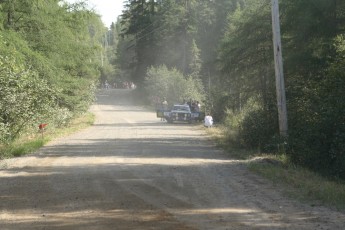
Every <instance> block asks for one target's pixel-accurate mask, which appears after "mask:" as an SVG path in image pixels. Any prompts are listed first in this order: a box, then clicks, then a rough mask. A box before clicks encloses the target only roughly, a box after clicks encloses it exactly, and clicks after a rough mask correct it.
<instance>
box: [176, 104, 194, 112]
mask: <svg viewBox="0 0 345 230" xmlns="http://www.w3.org/2000/svg"><path fill="white" fill-rule="evenodd" d="M173 110H177V111H186V112H190V109H189V106H184V105H174V108H173Z"/></svg>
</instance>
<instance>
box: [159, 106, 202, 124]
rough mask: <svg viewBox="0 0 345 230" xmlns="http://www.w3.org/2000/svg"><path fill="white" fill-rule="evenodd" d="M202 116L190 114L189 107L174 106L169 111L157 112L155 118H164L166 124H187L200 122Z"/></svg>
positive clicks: (197, 113)
mask: <svg viewBox="0 0 345 230" xmlns="http://www.w3.org/2000/svg"><path fill="white" fill-rule="evenodd" d="M202 116H203V114H202V113H200V112H192V111H191V110H190V107H189V105H186V104H183V105H179V104H175V105H174V106H173V107H172V109H171V110H167V111H164V110H157V117H159V118H164V119H165V120H166V121H167V122H168V123H173V122H188V123H192V122H193V121H197V120H200V119H201V120H202V119H203V118H202Z"/></svg>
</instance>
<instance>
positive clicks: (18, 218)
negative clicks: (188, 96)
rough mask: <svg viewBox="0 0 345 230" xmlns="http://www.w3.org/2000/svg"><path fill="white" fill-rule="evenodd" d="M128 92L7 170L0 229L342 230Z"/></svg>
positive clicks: (336, 221)
mask: <svg viewBox="0 0 345 230" xmlns="http://www.w3.org/2000/svg"><path fill="white" fill-rule="evenodd" d="M129 93H130V91H128V90H108V91H102V92H100V93H99V96H98V100H97V103H96V104H95V105H94V106H93V107H92V111H93V112H94V113H95V114H96V116H97V120H96V123H95V124H94V125H93V126H92V127H90V128H88V129H86V130H83V131H81V132H78V133H76V134H74V135H71V136H68V137H66V138H63V139H59V140H56V141H54V142H52V143H50V144H49V145H48V146H46V147H44V148H42V149H41V150H40V151H39V152H38V153H35V154H32V155H29V156H27V157H22V158H17V159H12V160H6V161H2V162H1V169H0V229H1V230H5V229H13V230H20V229H25V230H28V229H47V230H50V229H73V230H75V229H83V230H87V229H92V230H93V229H101V230H107V229H112V230H113V229H164V230H165V229H166V230H169V229H171V230H192V229H205V230H209V229H221V230H223V229H308V230H309V229H310V230H315V229H323V230H325V229H330V230H331V229H332V230H334V229H345V214H344V213H339V212H335V211H332V210H328V209H326V208H322V207H310V206H308V205H302V204H299V203H298V202H296V201H291V200H289V199H287V198H285V197H283V196H282V195H281V193H280V192H279V191H278V190H277V188H275V187H274V186H272V185H271V184H270V183H269V182H267V181H265V180H263V179H260V178H259V177H257V176H255V175H253V174H251V173H250V172H248V170H247V169H246V167H245V165H244V164H243V163H242V162H240V161H236V160H231V159H229V158H228V157H227V156H226V154H224V153H223V152H222V151H220V150H217V149H216V148H215V147H214V146H213V145H212V143H211V142H209V141H208V140H207V137H206V134H205V133H204V132H203V130H201V129H200V127H197V126H191V125H188V124H172V125H170V124H166V123H163V122H161V121H160V120H159V119H157V118H156V117H155V113H153V112H149V111H147V110H145V109H143V108H142V107H140V106H135V105H134V103H132V101H131V98H130V94H129Z"/></svg>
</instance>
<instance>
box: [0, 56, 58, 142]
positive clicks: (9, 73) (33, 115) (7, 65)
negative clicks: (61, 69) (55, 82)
mask: <svg viewBox="0 0 345 230" xmlns="http://www.w3.org/2000/svg"><path fill="white" fill-rule="evenodd" d="M0 97H1V101H0V112H1V117H0V124H1V125H0V127H1V130H0V141H2V142H3V141H11V140H14V139H15V138H16V137H18V136H19V135H20V134H21V132H22V131H23V130H25V129H27V128H28V127H30V126H31V125H38V124H39V122H40V121H41V120H42V118H43V116H45V114H49V113H50V112H51V109H52V108H54V107H55V106H56V103H54V102H55V100H56V92H55V91H54V90H52V89H51V87H50V86H49V85H48V84H47V82H46V81H44V80H42V79H40V78H39V77H38V75H37V74H36V73H35V72H32V71H30V70H25V69H24V68H23V67H22V66H20V65H17V64H16V62H15V60H14V59H10V58H6V57H0ZM18 102H20V103H18Z"/></svg>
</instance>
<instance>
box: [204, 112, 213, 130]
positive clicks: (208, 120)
mask: <svg viewBox="0 0 345 230" xmlns="http://www.w3.org/2000/svg"><path fill="white" fill-rule="evenodd" d="M212 125H213V118H212V116H211V115H210V114H209V113H208V114H207V116H205V126H206V127H207V128H211V127H212Z"/></svg>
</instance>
